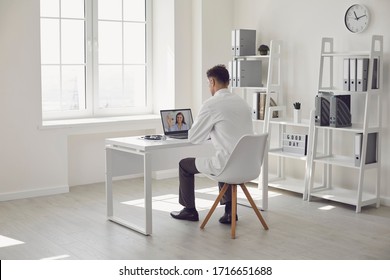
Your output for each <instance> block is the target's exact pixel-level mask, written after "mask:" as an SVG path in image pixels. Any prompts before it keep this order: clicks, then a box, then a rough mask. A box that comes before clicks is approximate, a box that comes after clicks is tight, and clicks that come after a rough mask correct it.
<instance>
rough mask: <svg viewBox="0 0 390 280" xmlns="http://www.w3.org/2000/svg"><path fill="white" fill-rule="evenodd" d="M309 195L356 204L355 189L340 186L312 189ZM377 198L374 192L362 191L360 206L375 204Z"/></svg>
mask: <svg viewBox="0 0 390 280" xmlns="http://www.w3.org/2000/svg"><path fill="white" fill-rule="evenodd" d="M310 195H311V196H313V197H318V198H322V199H327V200H331V201H337V202H341V203H345V204H348V205H354V206H357V191H356V190H349V189H345V188H340V187H333V188H331V189H323V190H320V191H315V189H314V190H312V192H311V194H310ZM376 203H377V198H376V196H375V195H374V194H370V193H367V192H363V193H362V203H361V206H367V205H371V204H376Z"/></svg>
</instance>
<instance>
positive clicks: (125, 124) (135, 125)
mask: <svg viewBox="0 0 390 280" xmlns="http://www.w3.org/2000/svg"><path fill="white" fill-rule="evenodd" d="M159 125H160V126H161V123H160V116H159V115H139V116H119V117H107V118H85V119H68V120H48V121H43V122H42V125H40V126H39V129H41V130H48V129H69V128H70V129H71V128H98V127H100V128H101V127H107V128H111V129H112V128H114V127H122V128H126V129H156V128H158V127H159Z"/></svg>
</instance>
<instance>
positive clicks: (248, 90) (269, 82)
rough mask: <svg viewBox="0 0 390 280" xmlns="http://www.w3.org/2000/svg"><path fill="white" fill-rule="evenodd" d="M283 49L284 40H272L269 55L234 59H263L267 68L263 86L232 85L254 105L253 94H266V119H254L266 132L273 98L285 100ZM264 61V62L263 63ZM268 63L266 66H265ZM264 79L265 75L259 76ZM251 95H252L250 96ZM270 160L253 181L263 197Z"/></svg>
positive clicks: (265, 190) (265, 203)
mask: <svg viewBox="0 0 390 280" xmlns="http://www.w3.org/2000/svg"><path fill="white" fill-rule="evenodd" d="M281 51H282V42H281V41H279V40H272V41H270V46H269V54H268V55H251V56H234V57H233V60H234V61H238V60H261V61H262V64H263V66H262V73H264V71H263V70H266V74H267V75H266V78H265V79H264V80H265V83H264V86H262V87H232V90H237V89H239V90H241V91H242V93H243V98H244V99H245V100H246V101H248V97H250V102H251V103H250V104H251V105H252V95H250V94H254V93H255V92H261V93H264V94H266V99H265V109H264V112H265V116H264V120H253V125H254V126H255V127H261V126H263V129H262V131H263V133H266V132H267V130H266V125H265V124H266V123H267V122H268V116H269V115H268V114H267V113H268V110H269V108H271V106H270V104H271V98H272V99H273V100H275V102H276V103H277V104H281V103H282V101H283V96H282V85H281ZM263 62H264V63H263ZM264 65H266V66H264ZM259 79H262V82H263V77H259ZM249 95H250V96H249ZM267 164H268V161H267V160H266V159H264V163H263V166H262V171H261V174H260V177H259V178H258V179H257V180H254V181H253V183H256V184H258V188H259V189H261V190H262V197H268V171H267V172H266V173H265V170H268V168H267ZM262 209H263V210H267V209H268V199H263V200H262Z"/></svg>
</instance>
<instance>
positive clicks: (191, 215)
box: [171, 208, 199, 222]
mask: <svg viewBox="0 0 390 280" xmlns="http://www.w3.org/2000/svg"><path fill="white" fill-rule="evenodd" d="M171 216H172V217H173V218H175V219H178V220H187V221H193V222H197V221H199V215H198V211H196V210H191V211H189V210H188V209H187V208H183V209H182V210H181V211H173V212H171Z"/></svg>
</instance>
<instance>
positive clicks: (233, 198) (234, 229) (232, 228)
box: [231, 185, 237, 239]
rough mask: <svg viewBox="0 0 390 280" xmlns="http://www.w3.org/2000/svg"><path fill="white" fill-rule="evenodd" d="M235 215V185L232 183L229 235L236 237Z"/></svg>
mask: <svg viewBox="0 0 390 280" xmlns="http://www.w3.org/2000/svg"><path fill="white" fill-rule="evenodd" d="M236 215H237V185H232V225H231V237H232V239H235V238H236Z"/></svg>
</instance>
